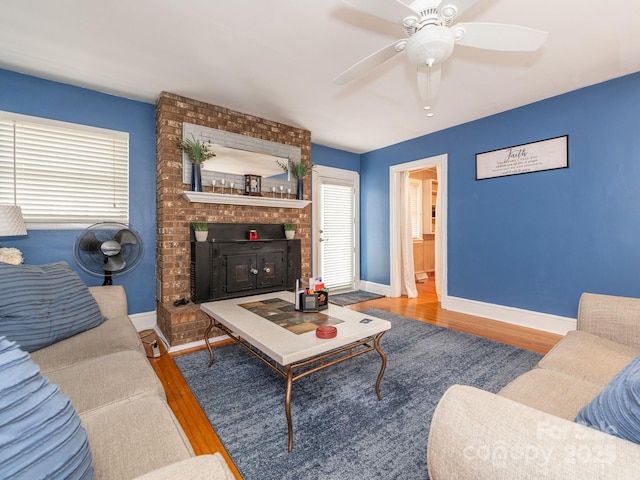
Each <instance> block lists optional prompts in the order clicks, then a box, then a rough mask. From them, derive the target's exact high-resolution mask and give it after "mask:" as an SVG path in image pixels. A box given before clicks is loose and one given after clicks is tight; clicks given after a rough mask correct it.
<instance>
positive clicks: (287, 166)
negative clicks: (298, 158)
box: [276, 160, 316, 200]
mask: <svg viewBox="0 0 640 480" xmlns="http://www.w3.org/2000/svg"><path fill="white" fill-rule="evenodd" d="M276 163H277V164H278V166H279V167H280V168H281V169H282V170H284V171H285V172H286V173H290V174H291V175H292V176H293V177H295V178H296V179H297V181H298V183H297V189H296V198H297V199H298V200H302V199H303V197H304V177H306V176H307V175H309V174H310V173H311V171H312V170H313V169H314V167H315V166H316V164H315V163H313V162H309V163H303V162H294V161H292V160H289V161H288V162H287V163H283V162H281V161H280V160H276Z"/></svg>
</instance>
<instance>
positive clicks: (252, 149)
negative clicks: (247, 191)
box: [182, 122, 301, 193]
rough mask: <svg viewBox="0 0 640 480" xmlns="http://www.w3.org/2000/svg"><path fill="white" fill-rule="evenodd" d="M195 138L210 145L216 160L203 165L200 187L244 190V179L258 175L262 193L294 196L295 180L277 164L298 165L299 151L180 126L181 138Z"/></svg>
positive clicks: (187, 169)
mask: <svg viewBox="0 0 640 480" xmlns="http://www.w3.org/2000/svg"><path fill="white" fill-rule="evenodd" d="M192 135H193V137H195V138H196V139H197V140H202V141H204V142H210V143H211V146H210V149H211V151H213V152H214V153H215V154H216V156H215V157H213V158H210V159H209V160H207V161H205V162H204V163H203V166H202V184H203V185H205V186H211V185H212V184H213V182H214V181H215V182H216V185H217V186H220V185H221V182H222V181H224V185H225V186H227V187H229V188H231V185H232V184H233V185H234V187H233V188H234V189H236V190H239V189H242V188H243V185H244V176H245V175H248V174H251V175H260V176H261V177H262V191H263V192H273V191H276V192H283V191H284V192H285V193H286V192H288V191H289V192H295V190H296V184H295V179H294V178H289V175H287V174H286V173H284V172H283V170H282V168H281V167H279V166H278V164H277V161H280V162H281V163H285V164H286V163H287V162H288V160H292V161H295V162H300V157H301V150H300V147H294V146H292V145H285V144H281V143H276V142H271V141H269V140H263V139H260V138H254V137H249V136H247V135H240V134H237V133H232V132H226V131H223V130H218V129H215V128H209V127H204V126H201V125H195V124H192V123H186V122H185V123H183V124H182V137H183V138H191V136H192ZM182 165H183V168H182V182H183V183H186V184H190V183H191V162H190V161H189V157H187V155H186V153H183V156H182Z"/></svg>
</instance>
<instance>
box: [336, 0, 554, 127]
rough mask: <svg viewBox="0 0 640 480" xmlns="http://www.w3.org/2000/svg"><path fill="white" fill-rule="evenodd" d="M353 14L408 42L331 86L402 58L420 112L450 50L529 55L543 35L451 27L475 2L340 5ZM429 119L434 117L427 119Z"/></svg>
mask: <svg viewBox="0 0 640 480" xmlns="http://www.w3.org/2000/svg"><path fill="white" fill-rule="evenodd" d="M343 1H344V2H345V3H347V4H349V5H351V6H352V7H354V8H357V9H358V10H361V11H363V12H366V13H369V14H371V15H375V16H376V17H380V18H382V19H383V20H388V21H390V22H394V23H399V24H400V25H401V26H402V27H403V28H404V30H405V32H406V35H407V38H404V39H401V40H396V41H395V42H393V43H391V44H389V45H387V46H386V47H384V48H383V49H381V50H378V51H377V52H375V53H373V54H372V55H369V56H368V57H366V58H364V59H363V60H361V61H359V62H358V63H356V64H355V65H353V66H352V67H350V68H348V69H347V70H346V71H344V72H343V73H341V74H340V75H338V76H337V77H336V78H335V80H334V82H335V83H336V84H338V85H344V84H345V83H347V82H350V81H351V80H354V79H355V78H358V77H360V76H362V75H364V74H366V73H368V72H369V71H371V70H373V69H374V68H375V67H377V66H379V65H381V64H382V63H384V62H386V61H387V60H389V59H391V58H392V57H394V56H395V55H397V54H399V53H401V52H405V53H406V57H407V59H408V60H409V62H410V63H411V64H413V65H415V66H416V68H417V73H418V91H419V93H420V98H421V99H422V101H423V103H424V108H425V110H430V109H431V104H432V102H433V100H434V98H435V96H436V95H437V93H438V89H439V87H440V76H441V71H442V70H441V64H442V62H444V61H445V60H446V59H447V58H449V56H451V54H452V53H453V49H454V46H455V45H456V44H458V45H464V46H466V47H475V48H482V49H487V50H500V51H507V52H533V51H535V50H538V49H539V48H540V47H541V46H542V44H543V43H544V41H545V40H546V38H547V35H548V33H547V32H543V31H540V30H535V29H532V28H527V27H521V26H518V25H506V24H500V23H481V22H470V23H465V22H462V23H455V24H453V21H454V20H455V19H456V18H458V17H459V16H460V15H462V14H463V13H464V12H465V11H466V10H468V9H469V8H470V7H472V6H473V5H475V4H476V3H477V2H478V1H479V0H415V1H414V2H412V3H411V4H410V5H406V4H404V3H402V2H401V1H400V0H343ZM428 115H429V116H432V115H433V114H432V113H430V114H428Z"/></svg>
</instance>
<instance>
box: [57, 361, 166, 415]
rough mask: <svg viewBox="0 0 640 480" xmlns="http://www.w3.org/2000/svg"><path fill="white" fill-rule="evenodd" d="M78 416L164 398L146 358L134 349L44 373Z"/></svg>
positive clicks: (158, 381)
mask: <svg viewBox="0 0 640 480" xmlns="http://www.w3.org/2000/svg"><path fill="white" fill-rule="evenodd" d="M46 376H47V378H48V379H49V381H50V382H52V383H55V384H56V385H58V387H60V391H61V392H62V393H64V394H65V395H67V396H68V397H69V399H70V400H71V403H72V404H73V406H74V407H75V409H76V411H77V412H78V413H79V414H82V413H84V412H87V411H89V410H93V409H95V408H102V407H105V406H109V405H117V404H119V403H122V402H130V401H131V400H132V399H133V398H137V397H144V396H147V395H157V396H160V397H162V398H166V397H165V393H164V388H162V383H160V380H158V377H157V376H156V374H155V372H154V371H153V368H152V367H151V365H150V364H149V361H148V360H147V357H145V356H144V355H143V354H142V353H140V352H138V351H134V350H126V351H122V352H114V353H112V354H109V355H104V356H101V357H97V358H93V359H90V360H86V361H84V362H82V363H77V364H75V365H71V366H70V367H67V368H61V369H58V370H53V371H51V372H49V373H47V374H46Z"/></svg>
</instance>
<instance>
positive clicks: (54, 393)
mask: <svg viewBox="0 0 640 480" xmlns="http://www.w3.org/2000/svg"><path fill="white" fill-rule="evenodd" d="M91 461H92V459H91V450H90V448H89V442H88V439H87V433H86V431H85V430H84V428H82V425H81V423H80V418H78V415H77V414H76V411H75V410H74V408H73V406H72V405H71V402H69V399H68V398H67V397H65V396H64V395H62V394H61V393H60V391H59V389H58V386H57V385H53V384H51V383H49V381H48V380H47V379H46V378H44V377H43V376H42V375H41V374H40V369H39V368H38V366H37V365H36V364H35V363H33V362H32V361H31V358H29V354H27V353H26V352H24V351H22V350H20V349H19V348H18V347H17V345H16V344H15V343H14V342H10V341H9V340H7V339H6V338H5V337H0V478H15V479H25V480H27V479H28V480H34V479H44V478H67V479H91V478H93V467H92V466H91Z"/></svg>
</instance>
